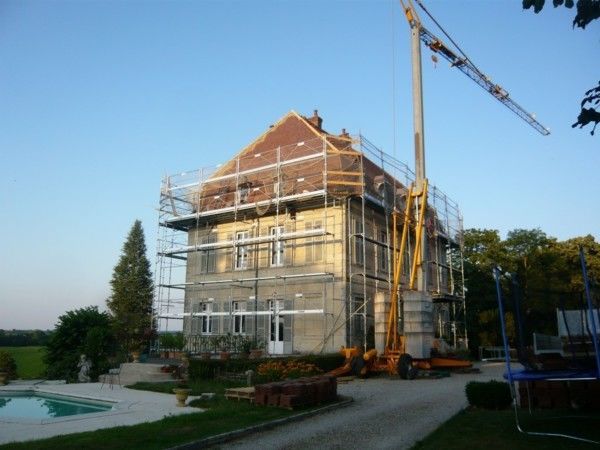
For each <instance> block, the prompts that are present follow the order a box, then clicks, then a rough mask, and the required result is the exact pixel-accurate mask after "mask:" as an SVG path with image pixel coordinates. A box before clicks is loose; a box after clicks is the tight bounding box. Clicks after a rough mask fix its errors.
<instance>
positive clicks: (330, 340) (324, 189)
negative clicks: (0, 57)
mask: <svg viewBox="0 0 600 450" xmlns="http://www.w3.org/2000/svg"><path fill="white" fill-rule="evenodd" d="M413 181H414V174H413V172H412V171H411V170H410V169H409V168H408V166H406V165H405V164H403V163H401V162H400V161H398V160H396V159H395V158H393V157H392V156H390V155H387V154H386V153H384V152H383V151H381V150H379V149H378V148H377V147H376V146H374V145H373V144H372V143H370V142H369V141H368V140H367V139H366V138H365V137H363V136H360V135H359V136H357V137H350V136H348V135H345V136H340V137H337V136H336V137H335V145H333V144H332V139H331V136H330V135H323V136H322V137H317V138H315V139H312V140H307V141H302V142H297V143H294V144H291V145H287V146H281V147H277V148H274V149H271V150H270V151H263V152H261V153H257V154H251V155H244V154H243V153H241V154H239V155H237V156H236V157H235V158H233V159H232V160H230V161H229V162H227V163H226V164H223V165H219V166H216V167H213V168H204V169H200V170H195V171H192V172H185V173H181V174H177V175H172V176H167V177H165V178H164V180H163V182H162V186H161V194H160V204H159V236H158V243H157V264H156V287H155V289H156V292H155V323H156V325H157V329H158V330H159V331H173V330H181V328H182V326H181V324H182V319H183V322H184V323H185V328H186V333H188V334H190V333H192V328H193V327H192V323H196V324H197V323H198V322H193V319H198V320H200V321H202V320H204V319H203V318H206V317H208V318H210V319H211V320H212V318H223V319H222V320H223V324H222V327H221V328H220V329H219V330H217V333H215V330H212V329H211V333H212V334H218V333H226V332H230V331H231V330H232V329H233V325H232V324H233V323H234V320H235V319H234V317H236V316H238V317H240V316H244V317H246V318H248V320H253V325H252V331H251V332H252V333H253V334H254V336H253V337H254V338H255V339H268V337H269V336H268V334H269V331H268V330H269V329H270V328H269V327H270V326H269V325H268V323H267V322H266V321H267V320H271V321H272V320H273V318H274V317H275V316H277V317H279V316H282V317H284V322H285V326H286V327H293V326H294V323H295V322H294V321H295V320H296V317H298V316H308V315H310V316H313V317H317V316H318V317H320V320H321V323H322V324H323V326H322V333H321V334H322V335H321V336H320V337H319V339H318V342H317V341H315V345H314V346H313V348H312V351H324V350H325V349H332V348H335V346H337V348H339V347H340V346H342V345H350V344H353V343H354V342H355V341H357V340H358V339H360V341H361V342H360V344H361V345H362V346H364V347H365V348H366V347H367V344H368V342H367V335H368V334H369V329H368V327H369V326H372V314H373V313H372V308H373V307H372V304H373V292H375V291H386V292H387V293H388V296H389V297H388V298H391V295H390V294H391V290H392V273H391V270H392V267H393V264H392V260H393V258H395V257H396V255H394V251H393V249H394V247H393V245H392V236H395V233H396V232H397V231H398V230H395V231H394V230H392V229H391V223H390V222H391V220H390V218H391V213H392V212H393V211H394V210H397V211H402V210H403V207H404V205H405V201H406V193H407V187H408V186H410V185H411V184H412V183H413ZM309 209H310V210H311V211H313V212H314V211H317V212H316V213H314V216H313V217H314V219H310V220H312V222H311V221H310V220H309V219H306V221H305V223H304V224H302V221H303V220H304V219H303V214H305V213H304V212H303V211H307V210H309ZM336 211H341V217H342V219H341V220H340V219H339V218H338V217H339V216H338V215H337V214H336ZM429 211H430V217H431V220H430V223H429V222H428V223H427V227H426V230H427V233H428V236H429V238H430V239H432V240H434V241H435V243H436V247H435V251H434V252H433V251H432V252H430V254H429V255H427V256H428V258H427V261H426V266H427V269H426V270H428V271H429V272H430V276H429V277H428V280H429V286H428V288H429V289H430V291H431V292H432V293H433V295H434V299H436V305H442V306H436V307H437V308H438V309H439V310H440V311H441V313H440V314H438V321H437V322H438V324H439V327H438V329H439V331H440V333H441V334H442V336H441V337H445V338H446V339H447V340H448V341H449V342H450V343H451V344H453V345H454V346H457V345H459V344H460V343H461V341H464V340H466V329H465V324H464V310H465V305H464V276H463V271H462V218H461V216H460V211H459V210H458V206H457V205H456V203H455V202H453V201H452V200H450V199H449V198H448V197H447V196H446V195H445V194H444V193H443V192H442V191H440V190H439V189H437V188H436V187H433V186H432V187H430V189H429ZM316 217H319V220H316ZM265 222H269V223H273V224H275V225H276V226H275V227H271V228H268V232H266V230H267V229H265V225H264V223H265ZM309 222H310V223H309ZM302 225H303V226H302ZM223 226H226V227H227V232H226V233H225V234H226V235H224V234H223V232H220V231H219V232H218V233H217V232H216V230H217V229H218V227H223ZM273 228H277V230H276V231H273ZM375 228H377V234H375ZM248 230H250V231H248ZM212 233H214V234H215V235H218V237H216V238H215V237H213V236H214V235H213V234H212ZM339 246H341V248H342V249H343V255H344V256H343V257H342V258H340V257H339V255H336V254H328V253H332V252H333V250H334V249H336V248H339ZM308 248H310V249H311V250H310V253H311V255H312V254H313V253H312V252H315V254H316V252H317V251H318V252H321V253H322V255H321V260H320V261H319V263H318V270H315V264H308V263H305V261H302V257H301V255H302V254H304V258H305V260H306V259H307V258H308V256H307V255H308V252H309V250H308ZM359 248H360V249H361V250H360V255H362V256H357V253H356V251H357V249H359ZM240 249H244V250H240ZM274 249H277V250H274ZM317 249H318V250H317ZM413 250H414V242H411V240H410V239H409V240H408V243H407V248H406V252H407V255H410V253H411V252H412V251H413ZM240 252H241V253H240ZM274 252H281V255H279V253H277V254H276V253H274ZM278 255H279V256H278ZM402 257H407V256H406V255H402ZM270 258H282V259H285V261H283V260H282V261H278V264H276V265H273V264H271V263H272V262H273V261H269V259H270ZM313 260H316V259H314V257H313V256H311V261H313ZM239 261H242V262H243V264H244V266H243V267H241V268H240V267H236V265H237V264H238V262H239ZM199 265H203V267H204V266H205V265H206V266H210V265H213V266H214V267H212V270H205V271H204V272H202V271H200V272H199V273H193V271H194V270H196V271H197V270H198V269H197V267H198V266H199ZM406 282H407V280H406V277H405V276H403V278H402V283H401V287H400V291H402V289H405V288H406ZM316 286H319V288H318V289H317V288H316ZM214 289H221V292H222V289H229V295H228V297H229V298H228V304H229V306H228V307H223V310H222V311H217V310H211V311H198V310H195V309H194V307H193V306H192V304H193V303H194V302H193V301H199V300H198V299H204V300H206V301H209V300H213V299H212V297H211V292H213V291H214ZM265 289H270V290H272V294H271V295H270V296H266V295H265V294H264V290H265ZM436 296H437V297H436ZM308 298H310V299H312V300H311V301H310V302H309V301H308V300H307V299H308ZM357 298H358V299H360V301H359V302H358V303H357V302H356V301H355V300H356V299H357ZM192 300H193V301H192ZM242 300H243V301H247V302H248V307H247V309H245V310H244V311H234V307H233V303H234V302H237V301H242ZM278 301H281V305H282V306H281V307H280V306H279V303H278ZM401 301H402V295H401V292H400V295H399V296H398V302H399V306H400V308H399V310H400V311H401ZM226 303H227V302H226ZM309 303H310V306H309V307H307V306H306V305H307V304H309ZM298 305H300V306H298ZM261 317H263V318H264V319H261ZM357 317H358V318H359V319H360V320H359V321H358V320H357ZM226 320H227V321H228V322H225V321H226ZM239 320H241V319H238V321H239ZM174 321H176V325H175V326H173V325H174V324H173V322H174ZM261 321H262V325H263V326H262V330H259V325H260V323H261ZM398 321H399V331H400V332H402V315H401V314H400V315H399V317H398ZM203 323H204V322H203ZM359 323H360V324H361V325H360V328H361V330H358V329H356V327H357V326H358V324H359ZM226 324H227V325H226ZM197 326H198V325H194V327H196V328H197ZM271 326H273V325H271ZM226 328H228V329H226ZM194 329H195V328H194ZM342 329H345V330H346V332H345V342H339V341H336V339H337V338H336V336H337V334H336V333H337V332H338V331H340V330H342ZM448 330H451V332H449V331H448ZM293 340H294V337H293V336H292V344H291V345H292V346H294V343H293ZM294 348H295V347H294Z"/></svg>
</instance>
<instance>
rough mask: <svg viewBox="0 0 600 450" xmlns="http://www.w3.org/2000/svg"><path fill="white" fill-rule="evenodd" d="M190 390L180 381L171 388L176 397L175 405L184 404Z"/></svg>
mask: <svg viewBox="0 0 600 450" xmlns="http://www.w3.org/2000/svg"><path fill="white" fill-rule="evenodd" d="M191 392H192V390H191V389H190V388H189V387H188V386H187V384H185V383H180V384H179V385H178V386H177V387H176V388H173V393H174V394H175V398H176V399H177V406H185V402H186V400H187V398H188V396H189V395H190V393H191Z"/></svg>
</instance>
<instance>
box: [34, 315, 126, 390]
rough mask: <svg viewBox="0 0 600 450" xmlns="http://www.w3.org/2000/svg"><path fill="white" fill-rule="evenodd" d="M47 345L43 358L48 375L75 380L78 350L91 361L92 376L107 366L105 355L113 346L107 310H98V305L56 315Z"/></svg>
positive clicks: (109, 353)
mask: <svg viewBox="0 0 600 450" xmlns="http://www.w3.org/2000/svg"><path fill="white" fill-rule="evenodd" d="M46 348H47V352H46V356H45V358H44V360H45V363H46V366H47V370H46V372H47V373H46V376H47V377H48V378H49V379H65V380H67V381H76V380H77V374H78V372H79V369H78V368H77V363H78V362H79V357H80V355H81V354H85V355H87V357H88V359H89V360H90V361H91V362H92V368H91V371H90V376H91V377H92V379H95V378H96V377H97V376H98V375H99V374H100V372H101V371H102V370H105V369H106V368H107V367H108V362H107V360H108V357H109V355H111V354H113V353H114V349H115V339H114V337H113V335H112V328H111V323H110V318H109V316H108V314H107V313H104V312H99V311H98V307H97V306H88V307H87V308H80V309H76V310H73V311H67V312H66V313H65V314H63V315H62V316H60V317H59V318H58V323H57V324H56V326H55V328H54V333H53V334H52V337H51V338H50V341H49V342H48V345H47V346H46Z"/></svg>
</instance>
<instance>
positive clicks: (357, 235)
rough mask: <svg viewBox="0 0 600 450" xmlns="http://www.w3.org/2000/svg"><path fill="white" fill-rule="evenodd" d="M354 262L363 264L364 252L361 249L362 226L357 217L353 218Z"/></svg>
mask: <svg viewBox="0 0 600 450" xmlns="http://www.w3.org/2000/svg"><path fill="white" fill-rule="evenodd" d="M353 225H354V226H353V228H354V230H353V231H354V262H355V263H356V264H363V263H364V262H365V252H364V251H363V226H362V222H361V221H360V220H359V219H354V221H353Z"/></svg>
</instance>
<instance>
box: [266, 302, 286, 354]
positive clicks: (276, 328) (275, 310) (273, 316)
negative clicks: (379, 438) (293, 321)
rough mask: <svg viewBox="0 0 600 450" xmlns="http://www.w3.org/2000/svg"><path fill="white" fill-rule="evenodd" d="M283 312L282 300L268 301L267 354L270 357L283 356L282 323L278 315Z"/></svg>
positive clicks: (281, 317)
mask: <svg viewBox="0 0 600 450" xmlns="http://www.w3.org/2000/svg"><path fill="white" fill-rule="evenodd" d="M281 310H283V300H269V312H270V315H269V318H270V321H269V353H270V354H271V355H281V354H283V321H284V317H283V316H281V315H279V312H280V311H281Z"/></svg>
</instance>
